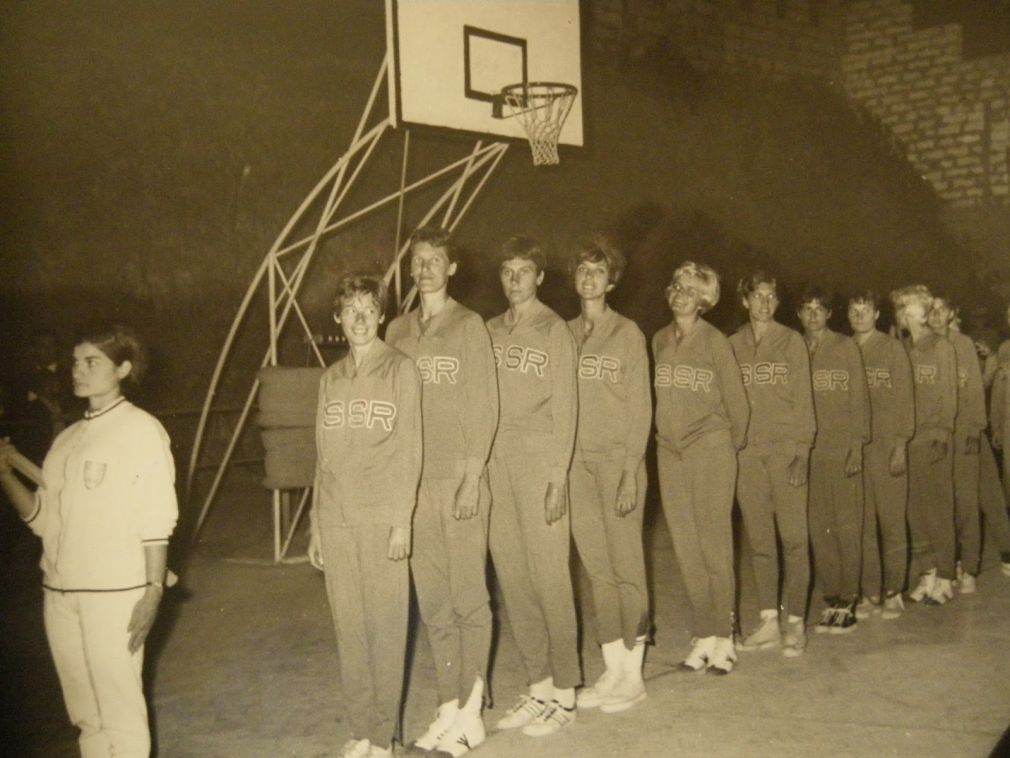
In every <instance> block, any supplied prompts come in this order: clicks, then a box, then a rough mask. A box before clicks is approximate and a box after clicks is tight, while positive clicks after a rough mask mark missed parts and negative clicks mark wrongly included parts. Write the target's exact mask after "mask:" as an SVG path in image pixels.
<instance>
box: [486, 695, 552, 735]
mask: <svg viewBox="0 0 1010 758" xmlns="http://www.w3.org/2000/svg"><path fill="white" fill-rule="evenodd" d="M547 707H548V706H547V703H545V702H544V701H543V700H539V699H537V698H535V697H533V696H532V695H520V696H519V699H518V700H517V701H516V704H515V705H513V706H512V707H511V708H509V709H508V710H507V711H505V715H504V716H502V717H501V718H500V719H498V723H497V725H496V726H497V727H498V728H499V729H518V728H519V727H521V726H527V725H529V724H531V723H532V722H533V720H534V719H536V718H537V717H538V716H540V714H542V713H543V712H544V711H545V710H547Z"/></svg>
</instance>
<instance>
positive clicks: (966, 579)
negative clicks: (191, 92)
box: [957, 573, 977, 595]
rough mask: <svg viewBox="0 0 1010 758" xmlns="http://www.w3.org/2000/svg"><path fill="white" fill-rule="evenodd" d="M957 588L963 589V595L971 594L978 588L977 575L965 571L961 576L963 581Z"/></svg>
mask: <svg viewBox="0 0 1010 758" xmlns="http://www.w3.org/2000/svg"><path fill="white" fill-rule="evenodd" d="M957 588H958V589H959V590H960V591H961V594H962V595H971V594H972V593H973V592H975V590H976V589H977V586H976V583H975V577H973V576H972V575H971V574H968V573H965V574H964V575H963V576H962V577H961V581H960V583H959V584H958V586H957Z"/></svg>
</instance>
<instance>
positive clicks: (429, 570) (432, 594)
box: [410, 476, 491, 704]
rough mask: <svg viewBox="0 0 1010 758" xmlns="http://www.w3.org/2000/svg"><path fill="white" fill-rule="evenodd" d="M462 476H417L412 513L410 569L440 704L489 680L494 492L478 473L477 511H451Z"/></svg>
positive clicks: (463, 696) (461, 699) (461, 696)
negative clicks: (460, 514) (458, 514)
mask: <svg viewBox="0 0 1010 758" xmlns="http://www.w3.org/2000/svg"><path fill="white" fill-rule="evenodd" d="M462 481H463V478H462V476H458V477H454V478H445V479H435V478H422V479H421V487H420V490H419V491H418V496H417V510H415V511H414V534H413V536H414V542H413V554H412V556H411V559H410V568H411V572H412V573H413V576H414V589H415V591H416V592H417V603H418V608H419V610H420V612H421V620H422V621H423V622H424V626H425V629H426V630H427V633H428V644H429V645H430V646H431V654H432V659H433V660H434V661H435V678H436V683H437V687H438V702H439V704H441V703H447V702H449V701H451V700H456V699H458V700H459V702H460V704H462V703H465V702H466V699H467V697H468V696H469V695H470V691H471V690H472V689H473V685H474V680H475V679H476V678H477V677H480V678H481V679H482V680H486V679H487V661H488V655H489V654H490V650H491V608H490V605H489V598H488V592H487V573H486V571H487V530H488V520H489V515H490V511H491V493H490V490H489V489H488V484H487V479H486V477H483V478H481V482H480V499H479V508H480V510H479V511H478V513H477V515H476V516H474V517H473V518H469V519H456V518H454V517H453V515H452V512H453V506H454V504H455V499H456V490H458V489H459V485H460V483H461V482H462Z"/></svg>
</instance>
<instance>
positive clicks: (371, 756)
mask: <svg viewBox="0 0 1010 758" xmlns="http://www.w3.org/2000/svg"><path fill="white" fill-rule="evenodd" d="M365 758H393V743H389V747H381V746H380V745H372V746H371V747H370V748H368V752H367V753H365Z"/></svg>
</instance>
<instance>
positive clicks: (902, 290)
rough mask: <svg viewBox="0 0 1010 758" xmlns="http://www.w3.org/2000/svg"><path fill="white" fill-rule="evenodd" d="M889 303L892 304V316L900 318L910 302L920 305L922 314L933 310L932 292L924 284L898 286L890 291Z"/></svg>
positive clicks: (927, 313)
mask: <svg viewBox="0 0 1010 758" xmlns="http://www.w3.org/2000/svg"><path fill="white" fill-rule="evenodd" d="M891 303H893V304H894V317H895V319H896V320H901V314H902V313H903V312H904V310H905V308H907V307H908V306H909V305H910V304H912V303H919V304H920V305H922V312H923V314H924V315H927V316H928V315H929V312H930V311H931V310H933V293H932V292H930V291H929V287H927V286H926V285H925V284H910V285H908V286H907V287H899V288H898V289H896V290H893V291H892V292H891Z"/></svg>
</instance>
